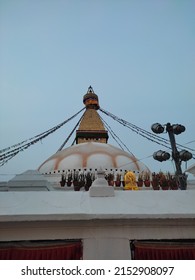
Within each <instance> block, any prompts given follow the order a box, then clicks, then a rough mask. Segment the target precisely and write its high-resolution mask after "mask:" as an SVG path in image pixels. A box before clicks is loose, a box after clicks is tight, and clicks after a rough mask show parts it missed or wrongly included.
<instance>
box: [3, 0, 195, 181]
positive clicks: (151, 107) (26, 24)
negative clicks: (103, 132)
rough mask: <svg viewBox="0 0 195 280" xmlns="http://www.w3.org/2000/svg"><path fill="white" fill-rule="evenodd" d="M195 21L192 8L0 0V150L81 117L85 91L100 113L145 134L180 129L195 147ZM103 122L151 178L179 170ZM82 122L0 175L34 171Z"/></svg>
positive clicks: (99, 0)
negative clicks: (157, 128) (156, 128)
mask: <svg viewBox="0 0 195 280" xmlns="http://www.w3.org/2000/svg"><path fill="white" fill-rule="evenodd" d="M194 15H195V1H192V0H191V1H190V0H183V1H181V0H175V1H174V0H167V1H166V0H164V1H162V0H161V1H160V0H154V1H152V0H93V1H92V0H69V1H68V0H0V41H1V43H0V92H1V110H0V133H1V137H0V149H3V148H6V147H8V146H10V145H13V144H16V143H18V142H21V141H22V140H25V139H28V138H30V137H32V136H34V135H36V134H39V133H41V132H43V131H45V130H47V129H49V128H51V127H53V126H55V125H57V124H58V123H61V122H62V121H63V120H65V119H67V118H69V117H70V116H72V115H73V114H74V113H76V112H77V111H79V109H81V108H82V107H83V104H82V98H83V95H84V94H85V93H86V91H87V88H88V86H89V85H92V86H93V89H94V91H95V92H96V94H97V95H98V96H99V100H100V106H101V107H102V108H103V109H105V110H108V111H110V112H112V113H113V114H115V115H117V116H119V117H121V118H123V119H125V120H127V121H129V122H131V123H133V124H135V125H137V126H139V127H142V128H144V129H146V130H149V131H150V126H151V124H152V123H154V122H160V123H163V124H164V123H167V122H171V123H182V124H183V125H185V126H186V131H185V133H183V134H181V135H178V136H177V142H178V143H180V144H184V145H186V146H187V147H190V148H193V149H195V142H194V141H195V113H194V111H195V109H194V108H195V16H194ZM102 117H103V118H105V120H106V121H107V122H108V123H109V125H110V126H111V127H112V129H113V130H114V131H115V133H116V134H117V135H118V136H119V137H121V139H122V140H123V142H124V143H125V144H126V145H127V146H128V148H129V149H130V150H131V151H132V152H133V153H134V154H135V156H136V157H137V158H138V159H141V160H142V161H143V162H144V163H145V164H146V165H147V166H148V167H149V168H150V169H151V170H154V171H159V170H160V169H162V170H165V171H168V170H170V171H174V165H173V163H172V161H168V162H166V163H158V162H156V161H154V160H153V158H152V157H149V156H151V155H152V154H153V152H154V151H156V150H158V149H163V147H161V146H158V145H157V144H154V143H152V142H150V141H147V140H146V139H144V138H142V137H140V136H138V135H136V134H134V133H133V132H131V131H130V130H128V129H126V128H124V127H121V126H120V125H118V124H117V123H115V122H114V121H113V120H111V119H108V118H106V117H105V116H104V115H102ZM77 121H78V117H77V118H76V119H75V120H73V121H72V122H71V123H70V124H67V125H65V126H64V127H62V128H61V129H60V130H59V131H57V132H56V133H54V134H53V135H51V136H49V137H48V138H46V139H45V140H43V141H42V143H38V144H36V145H34V146H32V147H31V148H29V149H28V150H26V151H25V152H21V153H20V154H19V155H17V156H16V157H15V158H13V159H12V160H11V161H9V162H8V163H7V164H6V165H4V166H3V167H1V168H0V174H11V175H13V174H17V173H21V172H23V171H25V170H27V169H35V168H37V167H38V166H39V165H40V164H41V163H42V162H43V161H44V160H45V159H47V158H48V157H49V156H50V155H52V154H53V153H54V152H56V150H57V149H58V148H59V146H60V145H61V144H62V143H63V141H64V140H65V138H66V137H67V136H68V134H69V133H70V131H71V128H72V127H73V126H74V125H75V124H76V122H77ZM163 137H165V138H167V137H168V135H167V134H164V135H163ZM191 141H193V142H192V143H190V144H186V143H188V142H191ZM71 143H72V141H70V142H69V143H68V145H67V146H66V147H68V146H69V145H71ZM109 143H110V144H114V145H116V146H117V144H116V143H115V142H114V141H113V140H112V139H111V137H110V139H109ZM148 157H149V158H148ZM193 163H194V160H190V161H189V162H188V166H189V165H191V164H193ZM183 169H185V165H183ZM8 177H9V176H7V175H1V177H0V180H6V179H7V178H8Z"/></svg>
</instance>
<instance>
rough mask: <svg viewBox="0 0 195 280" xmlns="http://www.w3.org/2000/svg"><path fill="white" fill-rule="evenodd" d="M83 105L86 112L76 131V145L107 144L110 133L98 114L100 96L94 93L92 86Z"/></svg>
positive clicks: (84, 98) (84, 97)
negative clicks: (87, 143) (88, 143)
mask: <svg viewBox="0 0 195 280" xmlns="http://www.w3.org/2000/svg"><path fill="white" fill-rule="evenodd" d="M83 103H84V104H85V106H86V111H85V113H84V115H83V118H82V120H81V122H80V125H79V128H78V130H77V131H76V143H77V144H80V143H83V142H91V141H93V142H100V143H107V140H108V132H107V130H105V127H104V124H103V122H102V120H101V118H100V116H99V114H98V112H97V110H98V109H99V101H98V96H97V95H96V94H95V92H94V91H93V88H92V86H90V87H89V88H88V91H87V93H86V94H85V95H84V96H83Z"/></svg>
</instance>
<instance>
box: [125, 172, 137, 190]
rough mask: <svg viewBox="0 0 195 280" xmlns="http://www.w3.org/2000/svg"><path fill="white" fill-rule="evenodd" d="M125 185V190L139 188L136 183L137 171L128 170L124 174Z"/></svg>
mask: <svg viewBox="0 0 195 280" xmlns="http://www.w3.org/2000/svg"><path fill="white" fill-rule="evenodd" d="M124 181H125V186H124V190H133V191H136V190H139V188H138V187H137V183H136V176H135V173H134V172H132V171H128V172H127V173H126V174H125V176H124Z"/></svg>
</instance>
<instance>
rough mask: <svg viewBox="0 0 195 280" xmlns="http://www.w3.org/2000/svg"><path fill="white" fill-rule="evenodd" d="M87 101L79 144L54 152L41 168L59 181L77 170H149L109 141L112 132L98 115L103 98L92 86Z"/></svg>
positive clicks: (77, 140) (52, 179)
mask: <svg viewBox="0 0 195 280" xmlns="http://www.w3.org/2000/svg"><path fill="white" fill-rule="evenodd" d="M83 103H84V105H85V112H84V114H83V117H82V120H81V121H80V124H79V127H78V130H77V131H76V144H74V145H72V146H70V147H68V148H65V149H62V150H60V151H58V152H56V153H55V154H53V155H52V156H51V157H49V158H48V159H47V160H46V161H44V162H43V163H42V164H41V165H40V167H39V168H38V170H39V171H40V172H41V173H42V174H44V175H45V176H47V178H48V180H51V181H59V180H60V179H59V177H60V176H62V174H66V173H67V172H72V171H75V170H78V171H97V170H98V169H100V168H101V169H102V170H104V171H105V173H109V172H113V173H116V172H121V174H122V173H124V172H125V171H127V170H131V171H133V172H135V173H140V172H142V171H149V169H148V167H147V166H146V165H145V164H143V163H142V162H140V161H139V160H138V159H137V158H136V157H135V156H134V155H133V154H132V153H129V152H126V151H124V150H122V149H120V148H118V147H115V146H113V145H111V144H109V143H108V138H109V136H108V131H107V130H106V129H105V127H104V124H103V122H102V120H101V118H100V115H99V114H98V109H99V108H100V106H99V98H98V96H97V94H95V92H94V90H93V88H92V87H91V86H90V87H89V88H88V91H87V93H86V94H85V95H84V96H83ZM54 178H55V179H54Z"/></svg>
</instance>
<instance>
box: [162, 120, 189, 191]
mask: <svg viewBox="0 0 195 280" xmlns="http://www.w3.org/2000/svg"><path fill="white" fill-rule="evenodd" d="M166 130H167V132H168V134H169V139H170V143H171V148H172V158H173V160H174V162H175V167H176V177H177V180H178V181H179V188H180V189H181V190H186V188H187V177H186V175H185V174H183V173H182V169H181V160H180V158H179V152H178V150H177V147H176V141H175V135H174V133H173V127H172V125H171V124H170V123H167V125H166Z"/></svg>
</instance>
